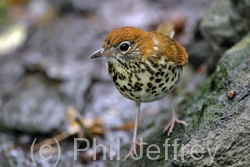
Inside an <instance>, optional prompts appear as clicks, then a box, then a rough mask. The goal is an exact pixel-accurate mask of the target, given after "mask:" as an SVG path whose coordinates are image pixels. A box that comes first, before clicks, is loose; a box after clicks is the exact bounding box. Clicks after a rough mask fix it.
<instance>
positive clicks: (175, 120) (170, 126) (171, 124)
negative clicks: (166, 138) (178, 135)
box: [163, 113, 187, 135]
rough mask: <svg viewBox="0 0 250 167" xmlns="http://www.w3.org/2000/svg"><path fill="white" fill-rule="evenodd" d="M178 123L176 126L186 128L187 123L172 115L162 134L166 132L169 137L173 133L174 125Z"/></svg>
mask: <svg viewBox="0 0 250 167" xmlns="http://www.w3.org/2000/svg"><path fill="white" fill-rule="evenodd" d="M175 123H178V124H182V125H184V126H187V123H186V122H185V121H182V120H179V119H178V118H177V117H176V115H175V113H174V114H172V116H171V119H170V121H169V122H168V125H167V126H166V127H165V128H164V130H163V132H166V131H167V130H168V135H170V133H172V132H173V129H174V124H175Z"/></svg>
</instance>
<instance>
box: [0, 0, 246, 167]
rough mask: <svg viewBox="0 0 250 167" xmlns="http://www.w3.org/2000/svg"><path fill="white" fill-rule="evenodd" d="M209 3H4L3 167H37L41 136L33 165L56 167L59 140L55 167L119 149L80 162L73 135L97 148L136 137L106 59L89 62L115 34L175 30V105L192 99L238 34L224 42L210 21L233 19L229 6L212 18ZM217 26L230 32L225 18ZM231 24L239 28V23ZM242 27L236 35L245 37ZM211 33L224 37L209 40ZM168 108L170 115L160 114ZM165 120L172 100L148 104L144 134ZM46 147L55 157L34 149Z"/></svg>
mask: <svg viewBox="0 0 250 167" xmlns="http://www.w3.org/2000/svg"><path fill="white" fill-rule="evenodd" d="M213 1H214V0H210V1H207V0H189V1H185V0H126V1H117V0H106V1H101V0H89V1H88V0H1V2H0V166H6V167H8V166H34V164H33V162H32V159H31V157H30V152H29V151H30V146H31V144H32V142H33V141H34V139H35V138H37V140H36V144H35V146H34V159H35V161H36V164H37V165H38V166H52V165H54V164H55V162H56V160H57V153H58V148H57V146H56V143H55V141H54V138H55V137H56V138H57V140H58V141H60V146H61V151H62V155H61V159H60V161H59V163H58V166H104V165H105V161H102V160H101V159H102V158H101V157H102V155H103V154H108V155H115V153H116V152H115V151H114V152H113V153H109V152H108V151H109V150H107V152H108V153H107V152H102V150H100V151H99V152H97V153H96V156H97V158H99V160H98V161H94V162H93V161H92V157H93V151H91V149H89V150H88V151H86V152H78V154H77V160H74V158H73V156H74V152H73V144H74V139H73V138H74V137H85V138H88V139H89V140H90V141H91V139H92V138H93V137H95V138H97V143H98V144H104V145H107V146H109V145H110V144H111V141H110V139H111V138H121V144H127V143H129V142H130V141H131V139H132V129H133V122H134V118H135V110H136V107H135V105H134V102H132V101H130V100H128V99H126V98H124V97H122V95H120V93H119V92H118V91H117V90H116V88H115V86H114V84H113V82H112V81H111V79H110V77H109V76H108V72H107V70H106V66H105V62H106V60H105V59H98V60H90V59H89V56H90V55H91V53H93V52H94V51H96V50H97V49H100V48H101V46H102V42H103V39H104V37H105V36H106V35H107V33H109V32H110V31H111V30H113V29H115V28H118V27H122V26H135V27H139V28H142V29H145V30H155V29H156V28H157V27H159V26H160V27H161V29H163V30H164V29H168V28H169V26H170V27H171V26H172V27H174V29H175V31H176V35H175V37H174V38H175V40H177V41H179V42H180V43H181V44H182V45H183V46H185V47H186V48H187V51H188V53H189V55H190V59H189V64H188V65H187V66H186V67H185V70H184V74H183V77H182V79H181V82H180V83H179V85H178V87H177V88H176V89H175V90H174V101H175V104H178V102H180V101H182V100H183V98H184V97H185V96H189V97H192V94H193V93H195V91H196V90H198V89H199V88H200V86H201V85H202V83H203V82H204V81H205V80H206V78H207V77H208V76H209V75H210V74H211V73H212V72H213V70H214V68H215V65H216V63H217V61H218V59H219V55H221V54H220V53H222V52H223V51H225V49H227V48H229V47H231V46H232V45H233V44H234V43H235V42H236V41H238V40H239V39H240V37H241V36H242V35H241V34H240V33H235V31H233V32H231V33H232V34H233V37H234V38H231V37H232V36H230V31H227V34H226V33H225V34H226V35H224V36H223V31H221V32H220V33H218V34H220V35H221V36H220V35H218V34H216V32H215V31H214V29H213V26H210V25H209V24H206V23H210V22H211V20H212V21H214V20H213V19H211V18H213V17H212V16H211V14H213V13H214V14H218V13H221V14H224V13H227V12H230V11H228V10H227V7H228V5H229V2H222V1H220V3H221V4H222V5H225V8H223V7H222V8H220V9H219V10H215V11H216V12H217V13H216V12H212V11H208V10H207V9H208V8H209V7H210V6H211V4H212V2H213ZM201 18H203V21H202V20H201ZM220 19H221V20H220ZM204 20H205V21H204ZM235 20H236V21H235ZM216 21H218V22H219V26H222V27H223V26H225V27H227V28H228V27H229V26H228V25H227V24H226V23H227V21H228V20H225V17H223V18H222V17H220V14H218V15H217V20H216ZM233 21H235V22H236V23H237V18H235V17H233ZM235 22H234V23H235ZM228 24H229V23H228ZM230 24H231V23H230ZM241 24H243V23H240V24H239V25H238V26H239V28H238V29H237V32H238V31H240V32H242V31H243V30H242V29H240V28H241V27H243V26H241ZM212 25H213V24H212ZM216 26H218V24H217V25H216ZM240 26H241V27H240ZM221 29H222V30H223V28H221ZM211 32H212V33H211ZM207 34H212V35H213V36H216V37H218V38H209V39H208V38H207V36H206V35H207ZM235 34H236V35H235ZM242 34H243V33H242ZM237 35H239V36H237ZM240 35H241V36H240ZM223 37H224V38H223ZM228 39H230V40H228ZM162 110H163V111H166V114H165V115H166V118H158V117H157V113H159V112H160V111H162ZM168 118H169V101H168V99H163V100H161V101H159V102H153V103H148V104H143V106H142V112H141V117H140V129H141V130H143V129H150V127H151V126H154V125H155V124H157V123H159V122H161V121H160V120H159V119H163V120H166V123H167V120H168ZM143 135H146V134H141V136H143ZM44 143H48V144H51V145H52V146H53V147H52V148H53V149H47V150H46V149H45V150H43V151H44V152H43V154H44V157H47V156H46V155H50V154H53V156H52V158H51V159H50V160H42V159H41V158H39V153H38V149H39V147H40V146H41V145H42V144H44ZM77 146H78V147H80V146H82V147H84V146H86V144H84V143H80V142H79V143H77Z"/></svg>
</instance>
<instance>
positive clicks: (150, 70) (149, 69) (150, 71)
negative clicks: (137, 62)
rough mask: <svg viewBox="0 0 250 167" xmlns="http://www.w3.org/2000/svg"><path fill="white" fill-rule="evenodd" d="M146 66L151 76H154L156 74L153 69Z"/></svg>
mask: <svg viewBox="0 0 250 167" xmlns="http://www.w3.org/2000/svg"><path fill="white" fill-rule="evenodd" d="M144 66H145V68H146V70H147V71H148V72H149V73H150V74H151V75H154V73H155V72H154V71H153V70H152V69H151V67H150V66H149V65H147V64H145V65H144Z"/></svg>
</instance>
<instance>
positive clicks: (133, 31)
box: [90, 27, 154, 64]
mask: <svg viewBox="0 0 250 167" xmlns="http://www.w3.org/2000/svg"><path fill="white" fill-rule="evenodd" d="M153 46H154V43H153V41H152V39H151V37H150V35H149V33H148V32H146V31H144V30H142V29H139V28H134V27H122V28H118V29H115V30H113V31H111V32H110V33H109V34H108V35H107V36H106V38H105V39H104V42H103V47H102V48H101V49H99V50H97V51H96V52H94V53H93V54H92V55H91V56H90V58H91V59H94V58H98V57H107V58H108V60H109V61H116V60H117V61H118V62H123V63H126V64H127V63H129V62H133V61H142V59H143V57H146V56H147V55H149V54H150V53H151V51H152V48H153Z"/></svg>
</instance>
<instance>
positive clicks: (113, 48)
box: [90, 26, 188, 159]
mask: <svg viewBox="0 0 250 167" xmlns="http://www.w3.org/2000/svg"><path fill="white" fill-rule="evenodd" d="M100 57H106V58H107V64H106V66H107V69H108V74H109V75H110V77H111V78H112V80H113V82H114V83H115V86H116V88H117V90H118V91H119V92H120V93H121V94H122V95H123V96H124V97H126V98H128V99H130V100H132V101H134V102H135V104H136V107H137V111H136V117H135V125H134V134H133V141H132V146H131V149H130V151H129V153H128V155H127V156H126V157H125V159H127V158H128V157H130V156H131V155H132V154H133V155H135V156H137V157H138V155H137V152H136V147H137V146H142V145H145V144H147V143H144V142H143V143H139V142H138V139H137V129H138V124H139V114H140V107H141V103H148V102H153V101H157V100H160V99H163V98H164V97H165V96H167V95H168V94H169V98H170V103H171V119H170V121H169V123H168V125H167V126H166V127H165V128H164V130H163V131H164V132H165V131H168V135H170V133H172V131H173V128H174V124H175V123H179V124H182V125H186V122H185V121H182V120H179V119H178V118H177V117H176V114H175V111H174V106H173V102H172V95H171V93H170V92H171V91H172V90H173V89H174V88H175V86H176V85H177V84H178V82H179V80H180V76H181V74H182V70H183V66H185V65H186V64H187V63H188V53H187V52H186V49H185V48H184V47H183V46H182V45H181V44H180V43H178V42H177V41H175V40H173V39H172V38H171V37H169V36H168V35H164V34H162V33H160V32H156V31H145V30H143V29H140V28H136V27H130V26H126V27H121V28H117V29H115V30H113V31H111V32H110V33H109V34H108V35H107V36H106V37H105V39H104V42H103V45H102V48H101V49H99V50H97V51H95V52H94V53H93V54H91V56H90V59H94V58H100Z"/></svg>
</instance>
